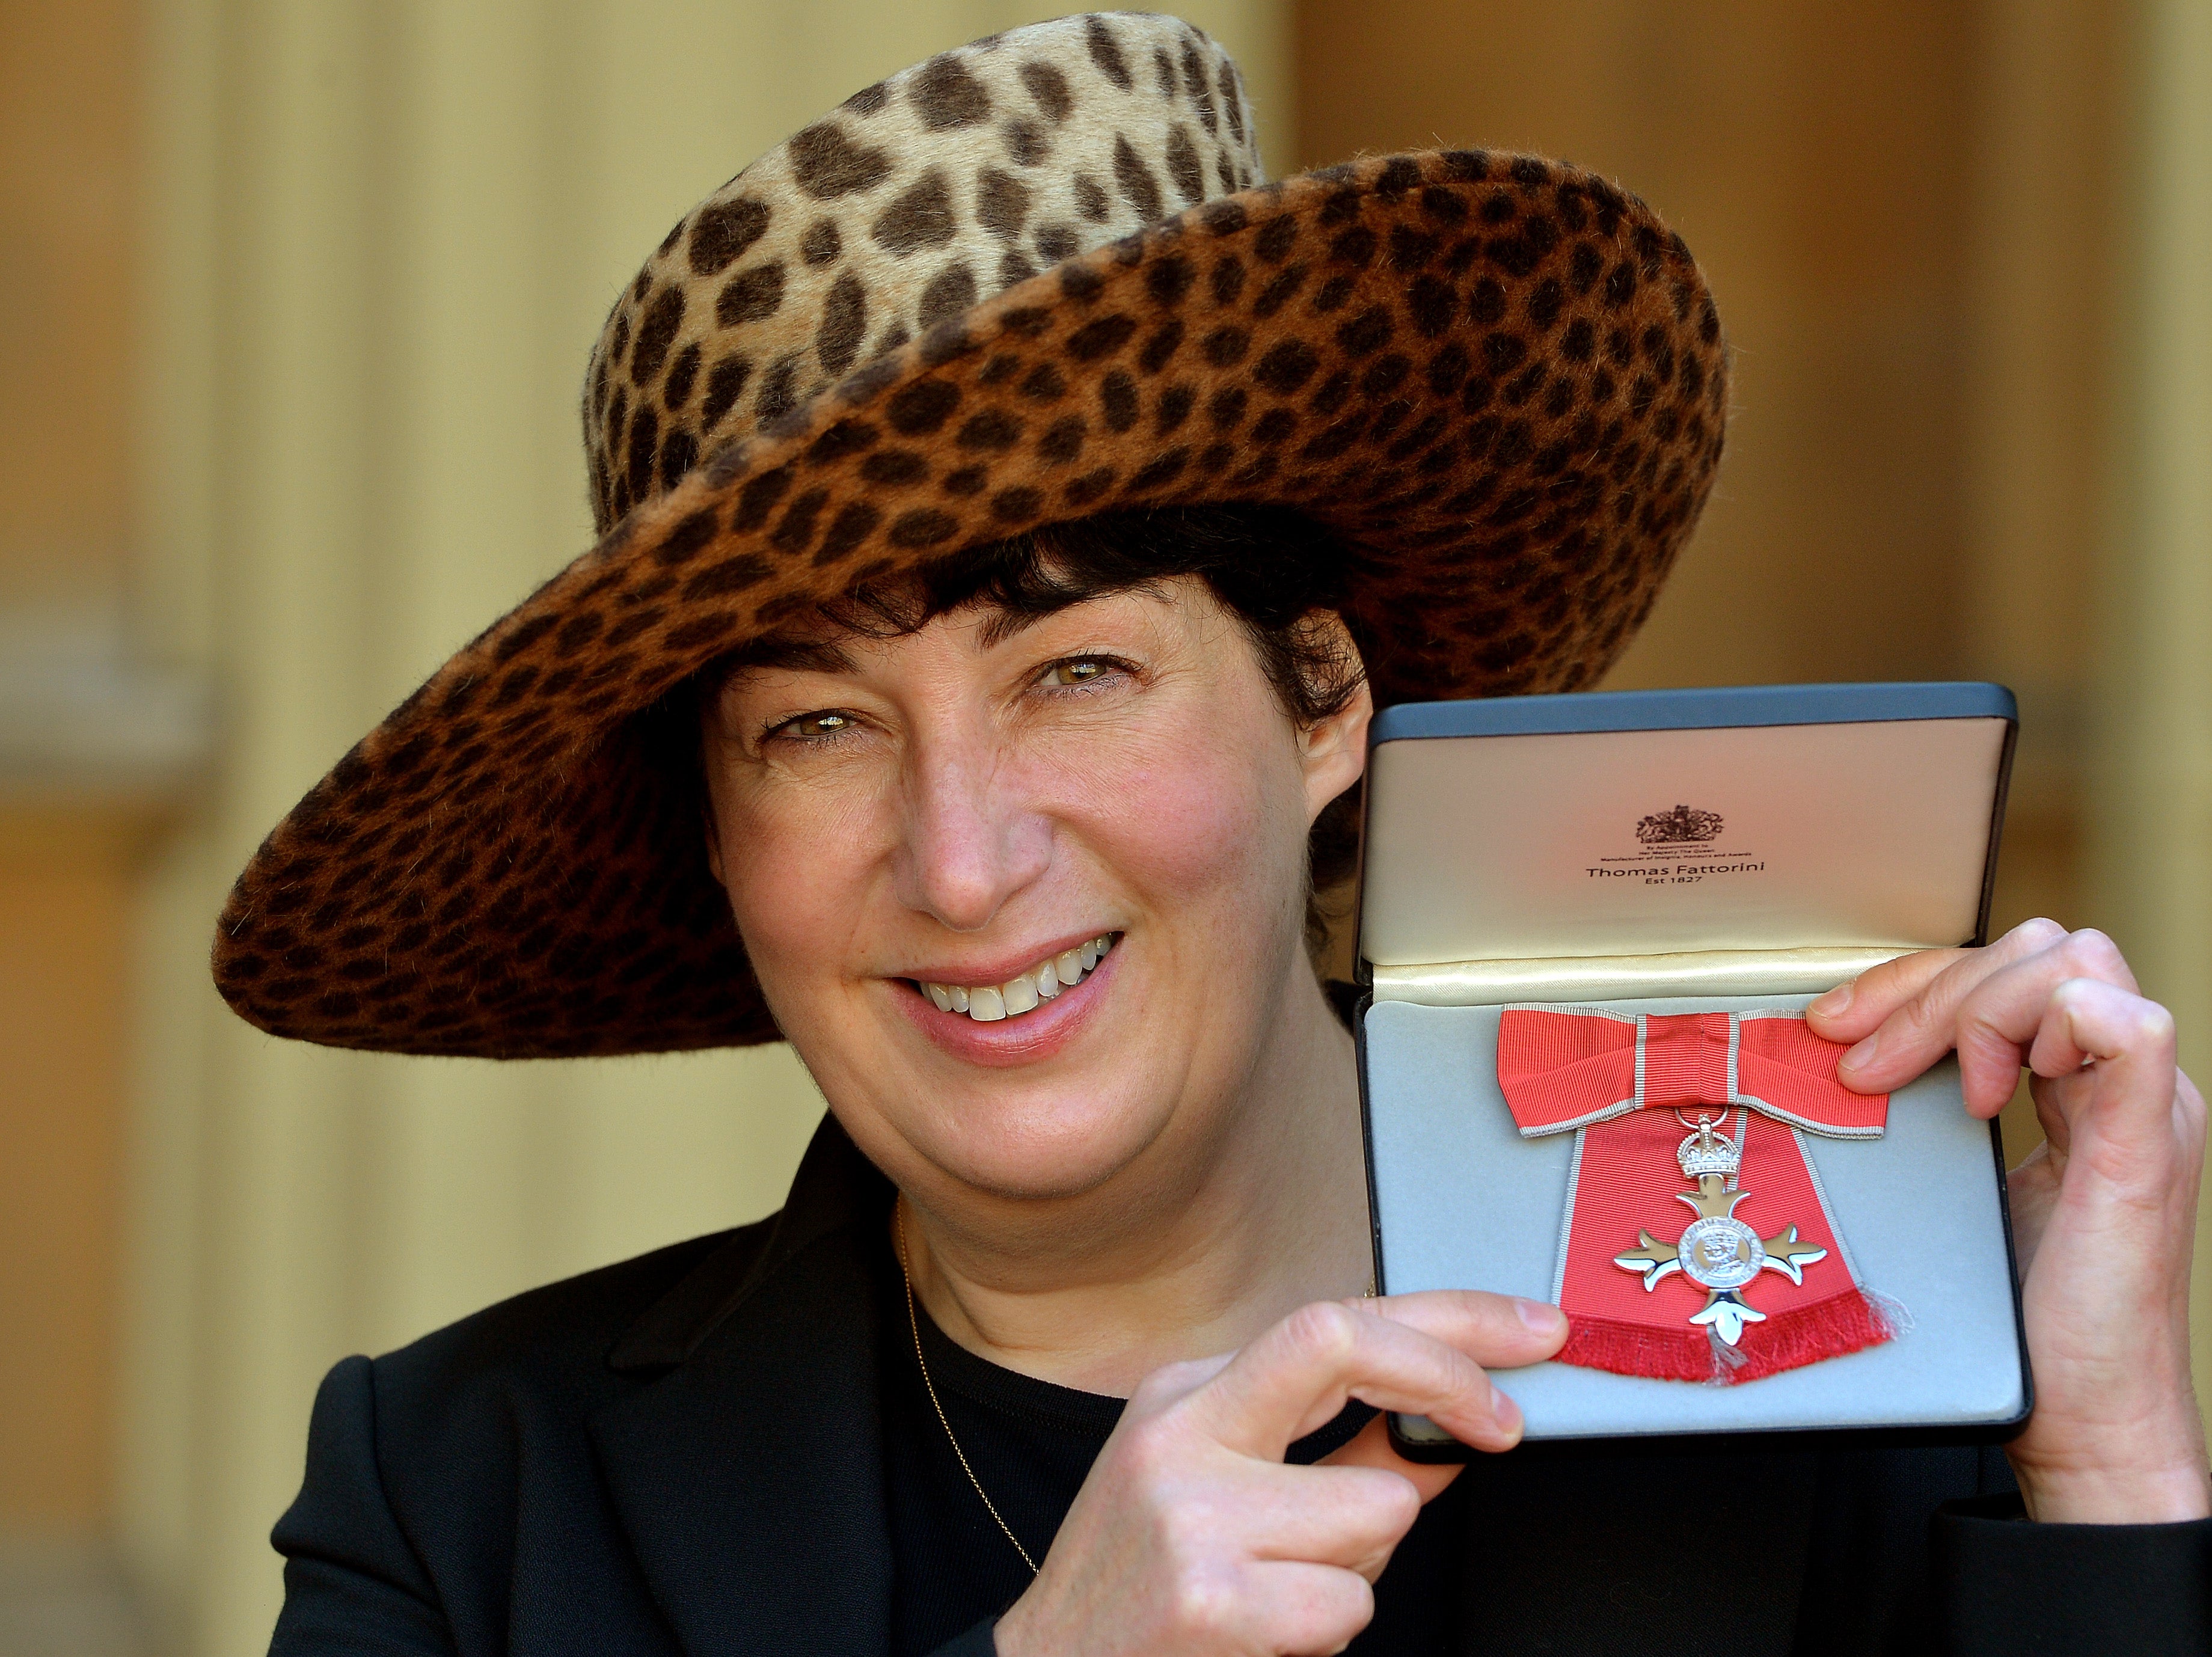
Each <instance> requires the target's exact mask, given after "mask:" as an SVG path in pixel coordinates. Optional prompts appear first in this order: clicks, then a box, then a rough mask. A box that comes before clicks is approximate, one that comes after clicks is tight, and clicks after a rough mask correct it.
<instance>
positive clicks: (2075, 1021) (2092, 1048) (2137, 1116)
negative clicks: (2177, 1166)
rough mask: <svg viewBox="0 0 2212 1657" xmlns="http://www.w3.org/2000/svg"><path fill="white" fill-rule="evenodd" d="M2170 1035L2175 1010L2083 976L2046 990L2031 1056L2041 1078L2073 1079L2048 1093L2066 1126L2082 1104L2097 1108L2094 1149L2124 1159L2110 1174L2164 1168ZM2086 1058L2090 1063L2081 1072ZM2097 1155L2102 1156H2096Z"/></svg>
mask: <svg viewBox="0 0 2212 1657" xmlns="http://www.w3.org/2000/svg"><path fill="white" fill-rule="evenodd" d="M2173 1041H2174V1037H2173V1016H2172V1014H2171V1013H2169V1012H2168V1011H2166V1009H2165V1008H2164V1007H2161V1006H2160V1005H2158V1004H2157V1003H2156V1002H2154V1001H2147V1000H2145V999H2144V998H2142V997H2141V996H2139V995H2130V994H2129V993H2128V992H2126V991H2124V990H2122V989H2119V988H2118V987H2116V986H2113V985H2111V984H2105V983H2100V982H2097V981H2095V980H2087V979H2071V980H2068V981H2067V982H2065V983H2063V984H2061V985H2059V986H2058V987H2057V989H2055V990H2054V991H2052V992H2051V1012H2050V1016H2049V1017H2046V1018H2045V1020H2044V1021H2043V1024H2042V1026H2041V1028H2040V1029H2039V1030H2038V1031H2037V1033H2036V1038H2035V1045H2034V1047H2033V1050H2032V1051H2031V1053H2030V1060H2031V1062H2032V1064H2033V1067H2034V1069H2035V1071H2036V1073H2037V1074H2038V1075H2039V1076H2051V1077H2064V1078H2065V1079H2066V1080H2067V1081H2072V1082H2074V1085H2073V1086H2072V1087H2070V1088H2069V1087H2067V1086H2065V1085H2064V1084H2063V1083H2062V1084H2061V1086H2060V1087H2059V1088H2058V1089H2056V1090H2055V1091H2054V1094H2053V1100H2054V1102H2055V1103H2057V1105H2059V1106H2060V1107H2061V1108H2063V1109H2066V1110H2067V1113H2068V1120H2067V1127H2068V1128H2069V1132H2070V1131H2071V1129H2072V1128H2073V1126H2074V1125H2075V1122H2077V1121H2078V1120H2080V1119H2081V1112H2082V1109H2083V1108H2084V1107H2085V1106H2086V1107H2087V1108H2091V1109H2093V1110H2095V1112H2096V1139H2097V1144H2098V1146H2099V1149H2100V1153H2101V1152H2103V1151H2105V1150H2111V1151H2116V1152H2118V1153H2119V1154H2120V1155H2121V1156H2123V1157H2124V1158H2125V1159H2126V1161H2127V1166H2126V1167H2125V1168H2107V1170H2106V1171H2107V1172H2108V1173H2118V1172H2123V1171H2124V1172H2131V1173H2136V1174H2142V1175H2145V1176H2149V1177H2160V1176H2163V1175H2164V1174H2166V1173H2168V1172H2170V1168H2171V1165H2172V1161H2173V1156H2172V1152H2173V1150H2174V1127H2175V1120H2174V1106H2175V1102H2176V1098H2175V1096H2176V1091H2177V1088H2178V1084H2179V1072H2178V1071H2175V1069H2174V1068H2173ZM2091 1064H2093V1065H2094V1069H2093V1071H2083V1069H2082V1067H2083V1066H2084V1065H2091ZM2077 1077H2078V1078H2080V1079H2079V1080H2078V1081H2076V1080H2075V1078H2077ZM2083 1083H2089V1084H2090V1085H2087V1086H2084V1085H2083ZM2098 1160H2099V1162H2100V1164H2102V1163H2103V1162H2105V1161H2106V1158H2105V1156H2103V1155H2101V1154H2100V1156H2099V1159H2098Z"/></svg>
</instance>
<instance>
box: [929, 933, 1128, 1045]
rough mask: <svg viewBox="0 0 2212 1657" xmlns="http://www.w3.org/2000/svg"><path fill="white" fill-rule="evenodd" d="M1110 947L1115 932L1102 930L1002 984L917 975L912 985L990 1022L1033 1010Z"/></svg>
mask: <svg viewBox="0 0 2212 1657" xmlns="http://www.w3.org/2000/svg"><path fill="white" fill-rule="evenodd" d="M1113 947H1114V934H1113V933H1111V932H1107V933H1104V934H1102V935H1101V936H1099V937H1097V938H1091V939H1090V940H1089V941H1088V942H1086V943H1085V944H1079V945H1078V946H1077V947H1076V948H1074V949H1073V950H1062V951H1061V952H1060V954H1058V955H1055V956H1048V957H1047V958H1046V959H1045V960H1042V961H1040V962H1037V964H1036V966H1034V967H1031V968H1028V969H1027V970H1026V971H1024V972H1023V973H1021V974H1018V975H1017V976H1015V977H1012V978H1010V979H1008V980H1006V982H1005V983H1003V984H976V985H969V984H929V983H925V982H923V981H922V980H920V979H916V980H914V985H915V988H916V989H918V990H920V991H921V992H922V993H923V994H924V995H926V996H927V997H928V998H930V1000H931V1001H932V1002H933V1004H935V1005H936V1007H937V1010H938V1011H939V1012H957V1013H964V1014H966V1015H967V1016H968V1017H969V1018H972V1019H974V1020H975V1022H976V1023H979V1024H993V1023H998V1022H999V1021H1000V1019H1002V1018H1018V1017H1021V1016H1022V1014H1024V1013H1025V1012H1031V1011H1035V1010H1036V1008H1038V1007H1040V1006H1042V1005H1044V1004H1045V1003H1046V1002H1048V1001H1049V1000H1051V999H1052V998H1053V997H1054V996H1056V995H1058V994H1059V993H1060V992H1061V991H1062V990H1065V989H1070V988H1073V986H1076V985H1078V984H1080V983H1081V982H1082V981H1083V980H1084V977H1085V974H1088V973H1089V972H1090V971H1091V969H1092V968H1094V967H1096V966H1097V964H1098V963H1099V962H1101V961H1102V960H1103V959H1104V958H1105V956H1106V952H1107V951H1108V950H1110V949H1112V948H1113Z"/></svg>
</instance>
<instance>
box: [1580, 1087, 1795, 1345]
mask: <svg viewBox="0 0 2212 1657" xmlns="http://www.w3.org/2000/svg"><path fill="white" fill-rule="evenodd" d="M1723 1120H1725V1119H1723ZM1740 1131H1741V1130H1739V1132H1740ZM1674 1160H1675V1161H1676V1162H1680V1164H1681V1165H1682V1177H1683V1178H1684V1179H1686V1180H1694V1181H1697V1186H1698V1188H1697V1189H1696V1190H1695V1191H1693V1192H1692V1191H1678V1192H1676V1193H1674V1200H1675V1201H1676V1202H1680V1203H1687V1204H1688V1205H1690V1206H1691V1207H1692V1209H1694V1210H1695V1211H1697V1216H1698V1217H1697V1218H1696V1219H1694V1220H1692V1221H1691V1222H1690V1223H1689V1226H1688V1228H1687V1229H1686V1230H1684V1232H1683V1233H1682V1235H1681V1236H1680V1238H1678V1239H1677V1240H1676V1241H1674V1242H1673V1243H1662V1242H1661V1241H1659V1240H1658V1239H1657V1238H1656V1237H1654V1236H1653V1235H1651V1234H1650V1232H1649V1231H1643V1230H1639V1231H1638V1233H1637V1234H1636V1238H1637V1243H1638V1247H1634V1248H1632V1249H1630V1250H1628V1251H1627V1252H1626V1253H1621V1254H1616V1255H1614V1256H1613V1264H1614V1265H1615V1266H1620V1268H1621V1269H1622V1270H1624V1271H1627V1272H1642V1273H1643V1274H1644V1292H1645V1293H1646V1294H1649V1293H1650V1291H1651V1290H1654V1289H1656V1288H1657V1287H1658V1285H1659V1280H1660V1279H1661V1278H1664V1277H1666V1276H1667V1275H1668V1273H1669V1272H1681V1273H1682V1274H1683V1275H1684V1276H1685V1277H1686V1278H1689V1280H1690V1281H1691V1282H1692V1283H1694V1284H1697V1285H1698V1287H1699V1288H1700V1289H1702V1290H1705V1309H1704V1310H1703V1311H1700V1312H1699V1313H1697V1314H1694V1315H1693V1316H1692V1318H1691V1319H1690V1321H1691V1322H1692V1323H1699V1324H1703V1325H1705V1327H1706V1328H1707V1329H1708V1330H1710V1331H1711V1332H1712V1333H1713V1334H1715V1335H1717V1336H1718V1337H1719V1338H1720V1339H1722V1340H1723V1341H1724V1342H1726V1343H1727V1344H1729V1345H1730V1346H1734V1345H1735V1344H1736V1342H1737V1341H1738V1340H1739V1339H1740V1338H1741V1337H1742V1335H1743V1326H1744V1325H1746V1324H1747V1323H1764V1322H1765V1321H1766V1314H1765V1313H1764V1312H1754V1311H1753V1310H1752V1308H1750V1307H1748V1306H1746V1305H1745V1304H1744V1303H1743V1301H1742V1299H1741V1290H1742V1289H1743V1288H1744V1286H1745V1285H1746V1284H1748V1283H1750V1282H1751V1281H1752V1279H1753V1278H1756V1277H1757V1276H1758V1275H1759V1273H1760V1272H1780V1273H1781V1274H1782V1275H1783V1276H1784V1277H1785V1278H1789V1279H1790V1282H1792V1283H1797V1284H1802V1283H1803V1282H1804V1281H1805V1274H1804V1268H1805V1267H1806V1266H1811V1265H1813V1264H1814V1263H1815V1262H1817V1261H1820V1260H1824V1259H1827V1258H1828V1251H1827V1250H1826V1249H1825V1248H1816V1247H1814V1246H1813V1245H1812V1244H1811V1243H1806V1242H1800V1241H1797V1228H1796V1226H1794V1225H1791V1226H1785V1227H1784V1228H1783V1230H1782V1234H1781V1235H1779V1236H1776V1237H1765V1238H1762V1237H1761V1236H1760V1235H1759V1233H1757V1232H1756V1231H1753V1229H1751V1228H1750V1227H1749V1226H1747V1225H1746V1224H1745V1223H1743V1222H1742V1221H1741V1220H1739V1219H1738V1218H1736V1217H1735V1205H1737V1204H1738V1203H1740V1202H1741V1201H1742V1200H1743V1199H1745V1198H1746V1197H1747V1196H1748V1195H1750V1194H1751V1193H1748V1192H1747V1191H1742V1190H1740V1189H1738V1188H1737V1186H1736V1183H1735V1176H1736V1170H1737V1169H1738V1168H1741V1167H1742V1166H1743V1151H1742V1150H1741V1148H1740V1147H1739V1146H1738V1145H1737V1144H1736V1142H1735V1140H1733V1139H1731V1138H1729V1137H1728V1135H1727V1134H1725V1133H1716V1132H1713V1119H1712V1118H1711V1117H1710V1116H1705V1115H1700V1116H1699V1118H1698V1126H1697V1127H1696V1129H1695V1130H1694V1131H1693V1132H1692V1133H1691V1134H1690V1137H1689V1138H1686V1139H1685V1140H1683V1141H1682V1144H1681V1146H1680V1149H1678V1150H1676V1151H1675V1152H1674Z"/></svg>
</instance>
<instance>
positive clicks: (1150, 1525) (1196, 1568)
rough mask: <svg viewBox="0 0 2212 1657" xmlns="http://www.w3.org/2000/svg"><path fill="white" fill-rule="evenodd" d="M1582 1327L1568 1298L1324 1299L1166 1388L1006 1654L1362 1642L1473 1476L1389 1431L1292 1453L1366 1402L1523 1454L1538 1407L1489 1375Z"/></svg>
mask: <svg viewBox="0 0 2212 1657" xmlns="http://www.w3.org/2000/svg"><path fill="white" fill-rule="evenodd" d="M1566 1333H1567V1320H1566V1318H1565V1315H1564V1314H1561V1313H1560V1312H1559V1309H1558V1308H1556V1307H1551V1306H1546V1305H1544V1304H1542V1303H1541V1302H1530V1301H1516V1300H1513V1299H1510V1298H1509V1297H1507V1296H1502V1295H1484V1294H1473V1293H1466V1294H1452V1293H1437V1294H1425V1295H1400V1296H1392V1297H1390V1298H1389V1299H1384V1300H1367V1301H1322V1302H1316V1303H1315V1304H1314V1305H1311V1306H1307V1307H1303V1308H1300V1309H1299V1310H1297V1311H1296V1312H1293V1313H1292V1314H1291V1315H1290V1316H1289V1317H1287V1318H1285V1319H1284V1320H1282V1321H1281V1322H1280V1323H1279V1324H1277V1325H1275V1326H1274V1327H1273V1328H1272V1329H1269V1330H1268V1331H1267V1332H1266V1333H1264V1334H1262V1335H1261V1336H1260V1337H1259V1338H1257V1339H1256V1340H1255V1341H1253V1342H1252V1343H1251V1344H1249V1345H1248V1346H1246V1347H1245V1348H1243V1350H1241V1351H1238V1352H1237V1353H1235V1354H1233V1355H1231V1356H1230V1357H1220V1358H1208V1359H1205V1360H1203V1361H1200V1362H1197V1363H1176V1364H1170V1365H1169V1366H1168V1367H1167V1368H1166V1369H1161V1370H1159V1371H1158V1372H1157V1373H1155V1374H1153V1375H1150V1376H1148V1377H1146V1380H1145V1382H1144V1384H1143V1385H1142V1386H1140V1387H1138V1388H1137V1391H1136V1394H1135V1396H1134V1397H1133V1398H1131V1399H1130V1400H1129V1407H1128V1409H1127V1411H1126V1412H1125V1413H1124V1414H1123V1416H1122V1417H1121V1424H1120V1425H1119V1426H1118V1427H1116V1428H1115V1430H1114V1435H1113V1436H1112V1437H1111V1438H1109V1440H1107V1442H1106V1448H1104V1449H1103V1450H1101V1451H1100V1452H1099V1454H1098V1460H1097V1462H1096V1463H1094V1464H1093V1465H1092V1466H1091V1476H1090V1477H1089V1478H1086V1479H1085V1481H1084V1484H1083V1488H1082V1490H1080V1491H1079V1492H1078V1493H1077V1495H1076V1498H1075V1505H1074V1506H1073V1507H1072V1508H1069V1509H1068V1513H1067V1518H1066V1521H1065V1522H1064V1523H1062V1524H1061V1526H1060V1533H1059V1535H1058V1536H1056V1537H1055V1538H1054V1540H1053V1545H1052V1551H1050V1552H1049V1553H1048V1554H1047V1555H1046V1556H1045V1558H1044V1563H1043V1566H1042V1568H1041V1569H1039V1571H1038V1572H1037V1577H1036V1581H1035V1582H1033V1583H1031V1584H1030V1589H1029V1592H1028V1593H1024V1594H1023V1595H1022V1597H1021V1598H1020V1599H1018V1600H1016V1601H1015V1602H1014V1605H1013V1606H1012V1609H1011V1610H1009V1611H1007V1612H1006V1616H1005V1617H1003V1618H1000V1622H999V1625H998V1630H997V1642H998V1649H999V1652H1000V1657H1027V1654H1031V1653H1052V1654H1054V1657H1103V1654H1109V1653H1122V1652H1127V1653H1139V1652H1141V1653H1146V1654H1158V1657H1168V1654H1182V1653H1188V1654H1200V1653H1206V1654H1212V1653H1231V1652H1234V1653H1239V1654H1244V1653H1267V1654H1273V1653H1308V1652H1333V1651H1340V1650H1341V1649H1343V1648H1344V1646H1345V1645H1346V1643H1347V1642H1349V1641H1350V1640H1351V1639H1352V1636H1354V1635H1355V1634H1357V1633H1358V1632H1359V1630H1362V1629H1363V1628H1364V1627H1366V1626H1367V1623H1368V1619H1369V1618H1371V1617H1372V1616H1373V1615H1374V1613H1375V1596H1374V1591H1373V1583H1374V1581H1375V1579H1376V1577H1378V1576H1380V1575H1382V1574H1383V1566H1385V1565H1386V1564H1388V1563H1389V1561H1390V1553H1391V1551H1392V1550H1393V1549H1394V1548H1395V1547H1396V1546H1397V1545H1398V1541H1399V1539H1400V1538H1401V1537H1403V1536H1404V1535H1405V1533H1406V1532H1407V1530H1408V1529H1409V1528H1410V1527H1412V1525H1413V1520H1414V1519H1415V1518H1416V1516H1418V1515H1419V1513H1420V1510H1421V1504H1422V1503H1423V1502H1426V1501H1427V1500H1428V1499H1429V1498H1430V1497H1431V1496H1435V1495H1436V1494H1437V1492H1438V1491H1439V1490H1443V1488H1444V1486H1445V1485H1447V1484H1450V1483H1451V1481H1452V1478H1454V1476H1455V1475H1456V1474H1457V1472H1458V1471H1459V1469H1458V1468H1456V1467H1453V1466H1421V1465H1419V1464H1416V1463H1413V1462H1409V1461H1406V1460H1402V1459H1401V1458H1400V1457H1399V1456H1397V1455H1396V1454H1393V1452H1392V1451H1391V1449H1390V1445H1389V1439H1388V1437H1387V1436H1386V1435H1385V1434H1384V1431H1383V1423H1382V1422H1381V1421H1380V1420H1377V1421H1375V1422H1372V1423H1370V1424H1369V1425H1368V1427H1367V1429H1365V1430H1364V1431H1363V1432H1362V1433H1361V1434H1360V1435H1359V1436H1358V1437H1357V1438H1355V1439H1353V1440H1352V1442H1351V1443H1349V1444H1347V1445H1346V1446H1345V1447H1344V1448H1342V1449H1341V1450H1339V1451H1338V1452H1337V1453H1336V1454H1334V1455H1332V1456H1330V1457H1329V1458H1328V1460H1326V1461H1325V1462H1322V1463H1321V1464H1319V1465H1317V1466H1311V1467H1293V1466H1285V1465H1284V1461H1283V1453H1284V1451H1285V1450H1286V1449H1287V1448H1289V1447H1290V1445H1291V1443H1292V1442H1293V1441H1295V1440H1297V1439H1299V1438H1302V1437H1304V1435H1306V1434H1308V1433H1310V1432H1312V1431H1314V1430H1315V1429H1317V1428H1319V1427H1321V1426H1322V1425H1323V1424H1325V1423H1328V1421H1330V1420H1332V1419H1333V1418H1334V1417H1335V1416H1336V1415H1337V1413H1338V1412H1339V1411H1341V1410H1342V1409H1343V1408H1344V1406H1345V1404H1346V1401H1347V1400H1349V1399H1354V1398H1357V1399H1363V1400H1364V1401H1365V1402H1366V1403H1369V1404H1371V1405H1375V1406H1376V1408H1378V1409H1383V1410H1399V1411H1409V1412H1412V1413H1415V1414H1420V1415H1425V1416H1428V1417H1430V1418H1431V1419H1432V1420H1434V1421H1435V1422H1436V1423H1437V1425H1438V1426H1440V1427H1443V1428H1445V1429H1448V1430H1449V1431H1450V1432H1451V1433H1453V1434H1454V1435H1456V1436H1457V1437H1458V1438H1460V1439H1461V1440H1462V1441H1463V1442H1466V1443H1468V1444H1471V1445H1473V1446H1474V1447H1475V1448H1477V1449H1483V1450H1504V1449H1510V1448H1512V1446H1513V1445H1514V1444H1516V1443H1517V1442H1519V1440H1520V1437H1521V1411H1519V1409H1518V1408H1516V1406H1515V1405H1514V1403H1513V1401H1512V1400H1511V1399H1509V1398H1507V1397H1506V1396H1505V1395H1504V1393H1499V1392H1498V1391H1497V1390H1496V1389H1495V1388H1494V1387H1492V1386H1491V1384H1490V1381H1489V1378H1488V1377H1487V1376H1486V1375H1484V1374H1483V1370H1482V1366H1483V1365H1485V1364H1489V1365H1496V1366H1510V1365H1518V1364H1523V1363H1535V1362H1537V1361H1538V1360H1539V1359H1541V1358H1547V1357H1551V1355H1552V1354H1553V1353H1554V1352H1556V1351H1557V1350H1559V1347H1560V1345H1561V1344H1563V1343H1564V1342H1565V1339H1566Z"/></svg>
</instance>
